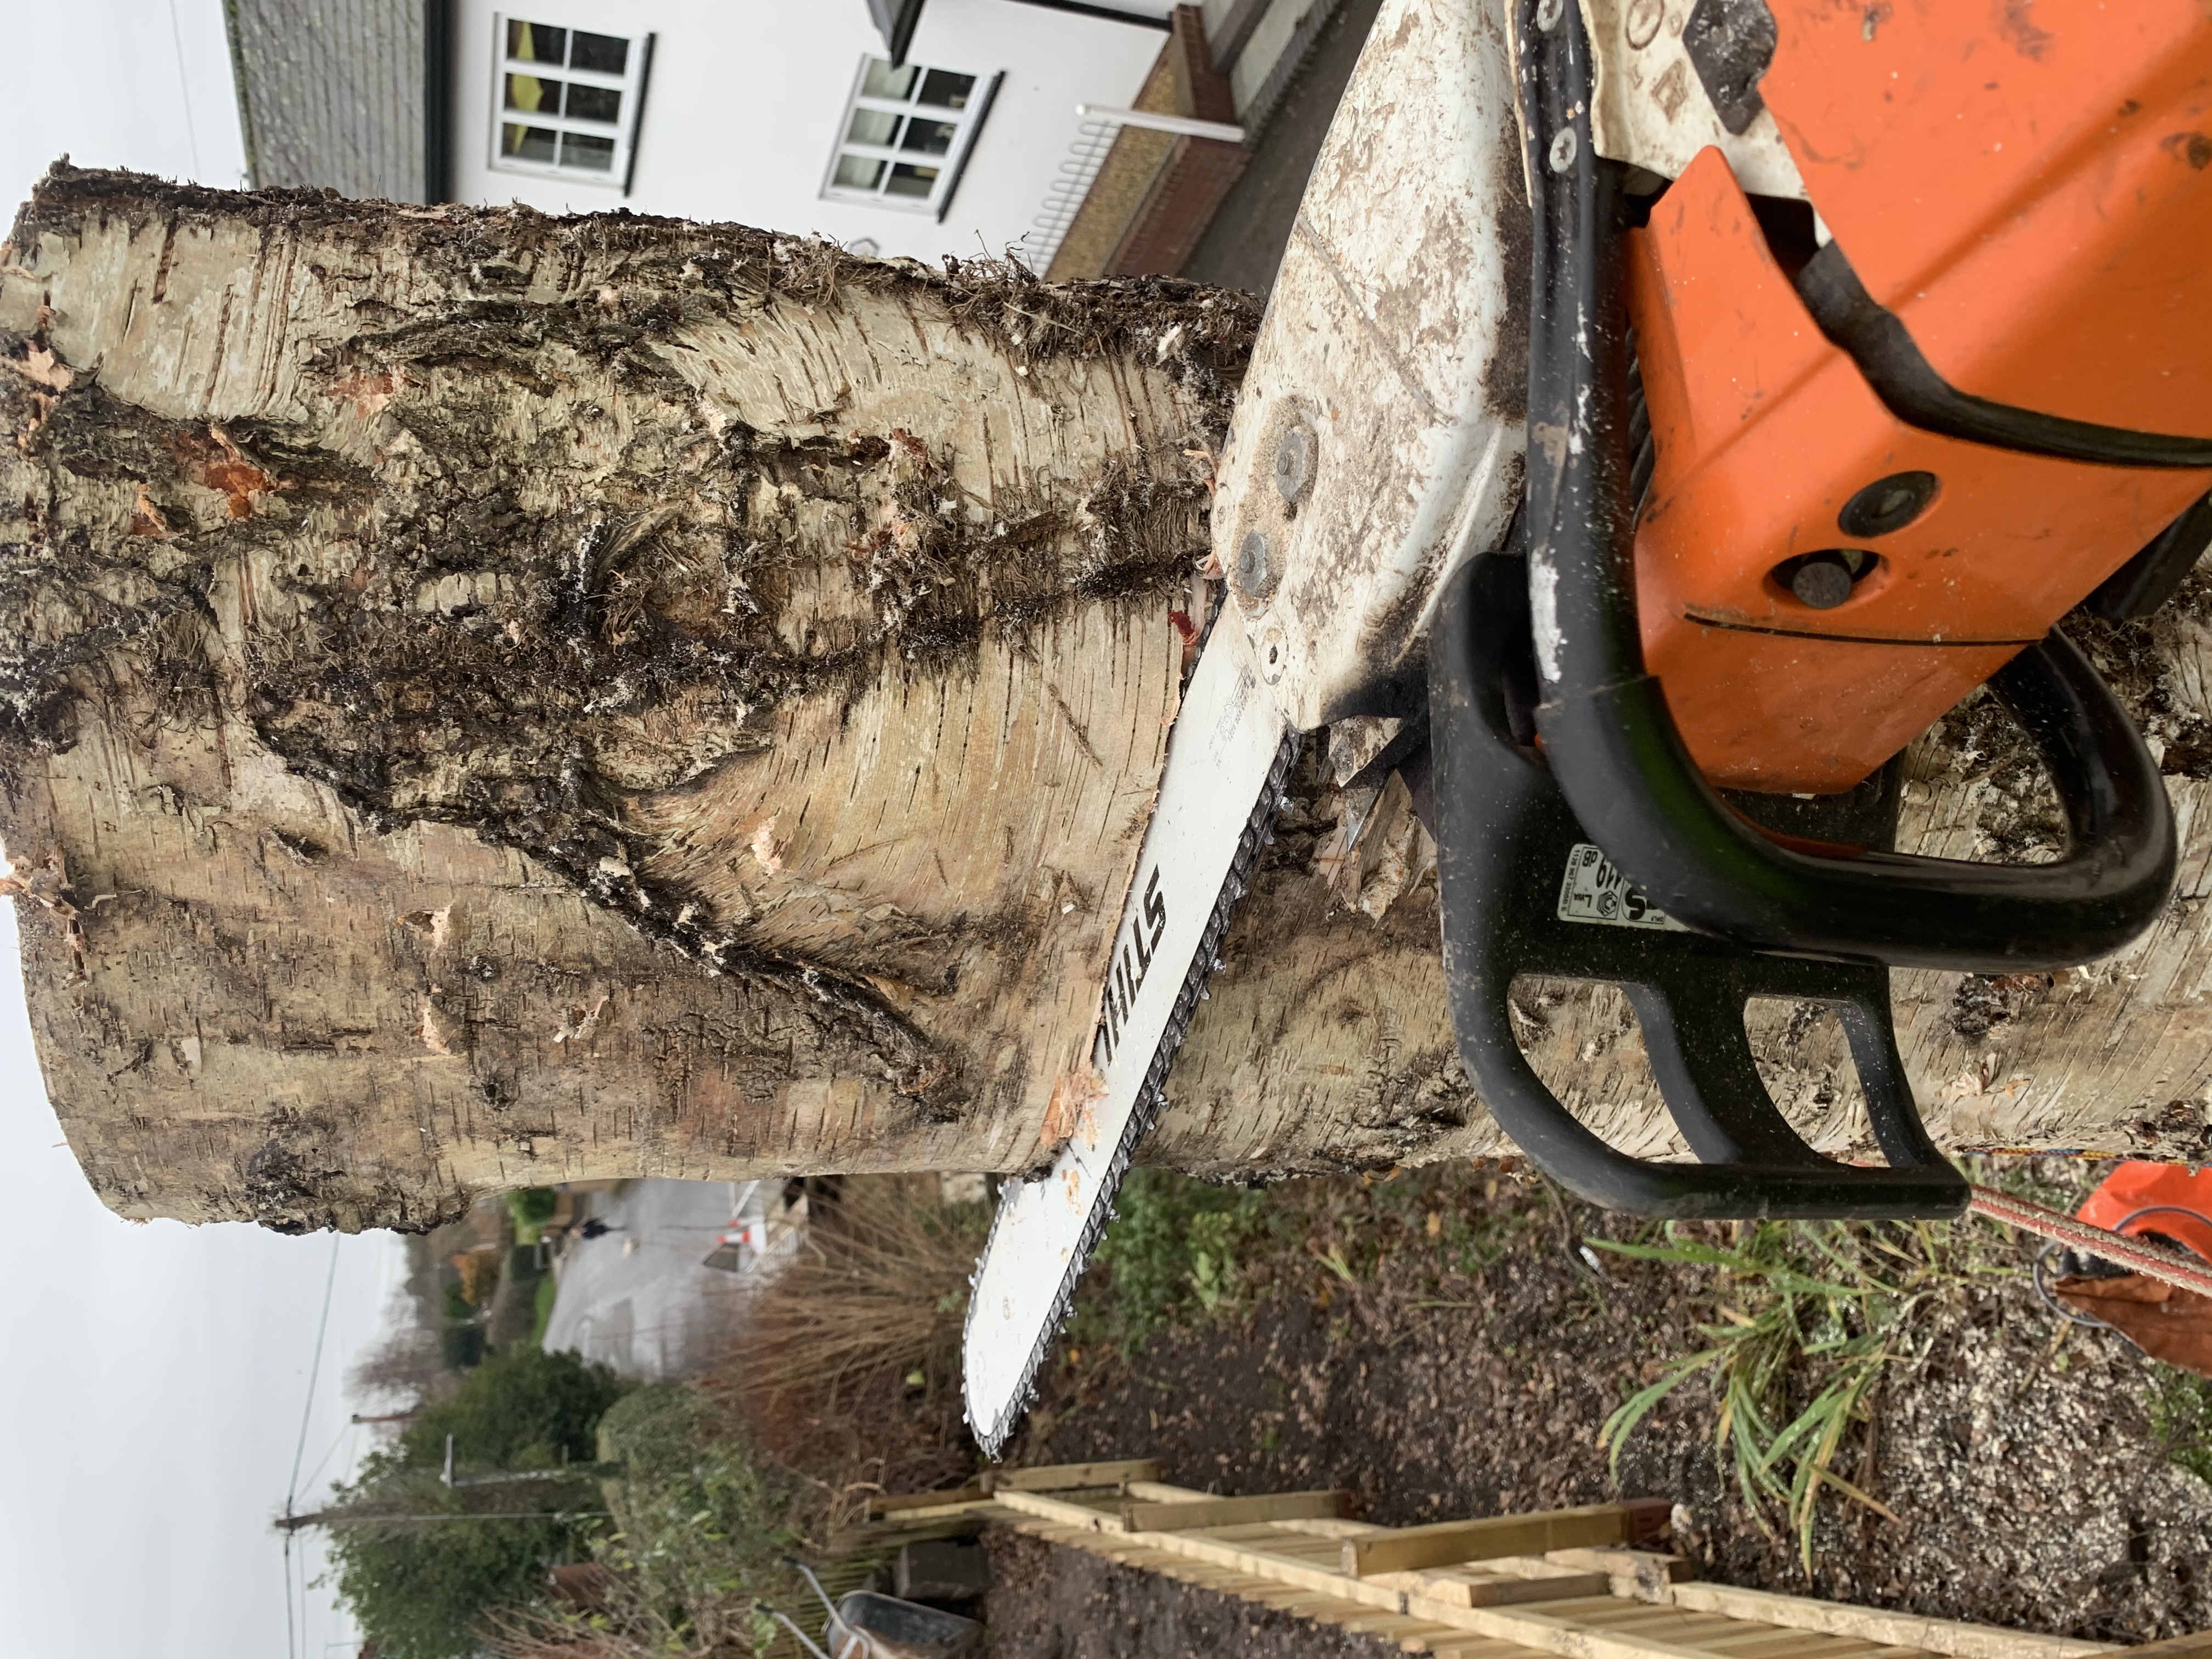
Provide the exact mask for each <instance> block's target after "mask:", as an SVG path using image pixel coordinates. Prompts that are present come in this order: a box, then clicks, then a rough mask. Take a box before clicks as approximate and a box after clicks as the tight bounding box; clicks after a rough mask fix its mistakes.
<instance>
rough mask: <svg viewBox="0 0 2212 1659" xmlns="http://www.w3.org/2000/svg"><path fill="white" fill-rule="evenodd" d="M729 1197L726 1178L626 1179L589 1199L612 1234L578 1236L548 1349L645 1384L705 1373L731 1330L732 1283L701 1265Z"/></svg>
mask: <svg viewBox="0 0 2212 1659" xmlns="http://www.w3.org/2000/svg"><path fill="white" fill-rule="evenodd" d="M736 1196H737V1188H736V1187H735V1186H734V1185H733V1184H732V1182H726V1181H634V1182H630V1183H629V1185H628V1186H626V1187H624V1188H622V1190H620V1191H619V1192H614V1193H599V1194H594V1195H593V1197H592V1214H593V1215H595V1216H597V1217H598V1218H599V1219H601V1220H603V1221H605V1223H606V1224H607V1225H608V1226H610V1227H611V1228H613V1229H615V1230H616V1231H611V1232H609V1233H607V1234H605V1235H604V1236H603V1237H599V1238H580V1239H578V1240H577V1241H576V1243H574V1246H572V1247H571V1249H570V1250H569V1252H568V1255H567V1257H566V1258H565V1259H564V1260H563V1261H562V1265H561V1269H560V1289H559V1291H558V1292H557V1294H556V1296H555V1298H554V1302H553V1315H552V1318H551V1319H550V1321H549V1322H548V1323H547V1325H546V1328H545V1347H546V1350H547V1352H560V1351H562V1350H563V1349H569V1348H573V1349H574V1350H575V1351H576V1352H579V1353H580V1354H582V1355H583V1356H584V1358H586V1359H595V1360H599V1361H600V1362H601V1363H603V1364H608V1365H611V1366H613V1367H614V1368H615V1370H618V1371H620V1372H622V1373H623V1375H624V1376H639V1377H644V1378H647V1379H648V1380H658V1379H660V1378H665V1377H671V1376H692V1375H696V1374H697V1373H698V1372H699V1371H700V1370H703V1369H704V1368H705V1367H706V1366H707V1365H708V1364H710V1363H711V1362H712V1359H713V1357H714V1346H715V1344H716V1342H717V1341H718V1340H725V1339H726V1334H727V1333H728V1332H729V1331H730V1329H731V1328H732V1316H733V1314H734V1311H735V1310H734V1309H733V1308H732V1305H731V1304H732V1302H733V1301H734V1300H735V1298H736V1296H737V1294H738V1278H737V1276H736V1275H735V1274H732V1273H720V1272H718V1271H716V1270H715V1269H714V1268H712V1267H702V1266H701V1265H700V1264H701V1263H702V1261H704V1260H705V1259H706V1256H707V1253H708V1251H710V1250H712V1249H714V1242H715V1235H716V1234H717V1233H718V1232H720V1231H721V1229H722V1227H723V1225H724V1224H726V1222H727V1221H728V1220H729V1218H730V1212H731V1209H732V1206H733V1204H734V1202H735V1200H736Z"/></svg>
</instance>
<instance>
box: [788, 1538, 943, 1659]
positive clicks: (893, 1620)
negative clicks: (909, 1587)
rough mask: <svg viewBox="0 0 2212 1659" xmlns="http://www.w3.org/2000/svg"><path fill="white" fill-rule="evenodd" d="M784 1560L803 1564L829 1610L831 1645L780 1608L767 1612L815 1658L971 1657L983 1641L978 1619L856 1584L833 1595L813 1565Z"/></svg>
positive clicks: (825, 1630)
mask: <svg viewBox="0 0 2212 1659" xmlns="http://www.w3.org/2000/svg"><path fill="white" fill-rule="evenodd" d="M785 1565H787V1566H792V1567H796V1568H798V1570H799V1572H800V1573H801V1574H803V1575H804V1576H805V1579H806V1582H807V1583H808V1584H809V1585H811V1587H812V1589H813V1591H814V1594H815V1595H816V1596H817V1597H818V1598H819V1599H820V1601H821V1602H822V1605H823V1608H824V1609H825V1610H826V1611H827V1612H828V1613H829V1621H828V1622H827V1623H826V1624H824V1625H823V1626H822V1641H823V1644H826V1646H827V1649H828V1651H826V1652H825V1651H824V1650H823V1647H821V1646H817V1645H816V1644H815V1643H813V1642H812V1641H811V1640H809V1639H808V1638H807V1636H806V1634H805V1632H803V1631H801V1630H800V1629H799V1626H797V1625H795V1624H793V1622H792V1621H791V1620H789V1619H787V1618H786V1617H785V1616H784V1615H783V1614H782V1613H779V1612H777V1611H776V1610H775V1608H773V1607H770V1608H769V1609H768V1613H769V1616H770V1617H771V1618H773V1619H775V1620H778V1621H779V1622H780V1623H781V1625H782V1626H783V1627H784V1628H785V1629H786V1630H787V1631H789V1632H791V1633H792V1634H793V1636H795V1637H797V1638H799V1642H800V1644H802V1645H803V1646H804V1647H805V1649H806V1650H807V1651H808V1652H809V1653H811V1654H813V1655H814V1656H816V1659H967V1656H968V1655H969V1654H972V1653H974V1652H975V1650H977V1649H978V1648H979V1647H980V1646H981V1643H982V1636H983V1627H982V1626H981V1625H979V1624H978V1623H976V1622H975V1620H973V1619H963V1618H962V1617H960V1615H959V1614H957V1613H943V1612H940V1611H939V1609H937V1608H935V1607H924V1606H922V1605H921V1602H919V1601H901V1600H900V1599H899V1598H898V1597H897V1596H896V1595H882V1594H880V1593H878V1591H875V1590H854V1591H853V1592H852V1593H851V1594H850V1595H847V1596H846V1597H844V1599H843V1600H842V1601H831V1600H830V1599H829V1592H828V1591H827V1590H825V1589H823V1588H822V1581H821V1580H820V1579H818V1578H817V1577H815V1576H814V1574H813V1573H812V1572H811V1571H810V1570H809V1569H807V1568H806V1567H805V1566H803V1565H800V1564H799V1562H797V1561H793V1560H790V1559H786V1561H785Z"/></svg>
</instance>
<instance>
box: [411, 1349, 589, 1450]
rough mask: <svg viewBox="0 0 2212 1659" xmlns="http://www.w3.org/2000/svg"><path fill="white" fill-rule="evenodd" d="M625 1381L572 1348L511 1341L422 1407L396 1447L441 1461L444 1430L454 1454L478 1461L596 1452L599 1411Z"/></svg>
mask: <svg viewBox="0 0 2212 1659" xmlns="http://www.w3.org/2000/svg"><path fill="white" fill-rule="evenodd" d="M628 1389H629V1384H628V1383H624V1382H623V1380H622V1378H620V1377H618V1376H616V1375H615V1374H614V1372H613V1371H611V1370H609V1369H608V1368H607V1367H606V1366H605V1365H596V1364H589V1363H587V1362H586V1361H585V1360H582V1359H580V1358H577V1356H576V1355H574V1354H573V1353H546V1352H542V1351H541V1350H539V1349H537V1348H528V1347H516V1348H513V1349H511V1350H509V1351H507V1352H503V1353H497V1354H494V1355H493V1356H492V1357H491V1358H489V1359H487V1360H486V1361H485V1362H484V1363H483V1364H482V1365H480V1366H478V1367H477V1369H476V1370H475V1371H473V1372H472V1373H471V1375H470V1376H469V1378H468V1380H467V1381H466V1382H465V1383H462V1384H461V1386H460V1388H459V1390H458V1391H457V1392H456V1393H455V1394H454V1395H453V1398H452V1399H450V1400H443V1401H439V1402H438V1403H437V1404H436V1405H434V1406H428V1407H424V1408H423V1410H422V1413H421V1414H420V1415H418V1416H417V1417H416V1419H415V1420H414V1421H413V1422H411V1423H410V1424H409V1425H407V1427H406V1429H405V1431H404V1432H403V1433H402V1434H401V1435H400V1437H399V1442H398V1446H397V1447H396V1448H395V1450H396V1451H397V1452H398V1454H399V1457H400V1461H401V1462H405V1463H410V1464H414V1465H416V1466H418V1467H424V1468H428V1467H432V1466H435V1465H438V1464H441V1463H442V1462H444V1461H445V1456H446V1437H447V1435H449V1434H450V1435H452V1436H453V1453H454V1455H455V1456H456V1457H457V1458H458V1459H459V1461H460V1462H461V1463H462V1464H464V1465H466V1466H468V1467H470V1468H480V1469H550V1468H556V1467H557V1466H558V1465H559V1463H560V1462H561V1461H562V1454H563V1453H565V1454H566V1455H568V1457H569V1458H570V1459H573V1460H574V1461H576V1462H590V1461H591V1460H592V1457H593V1456H594V1455H596V1452H597V1446H598V1431H599V1419H600V1418H602V1417H603V1416H605V1414H606V1411H607V1408H608V1407H611V1406H612V1405H613V1404H614V1403H615V1401H617V1400H619V1399H621V1398H622V1397H623V1394H624V1393H626V1392H627V1391H628Z"/></svg>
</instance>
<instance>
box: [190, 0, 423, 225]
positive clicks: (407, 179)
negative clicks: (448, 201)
mask: <svg viewBox="0 0 2212 1659" xmlns="http://www.w3.org/2000/svg"><path fill="white" fill-rule="evenodd" d="M225 10H226V12H227V13H228V18H229V24H230V44H231V55H232V58H233V60H234V63H235V64H236V68H237V73H238V87H239V101H240V106H241V107H240V115H241V117H242V118H243V120H244V123H245V126H246V164H247V167H249V169H250V170H251V171H252V175H253V182H254V184H255V185H258V186H282V185H295V186H307V187H311V188H322V189H332V190H336V191H338V192H339V193H341V194H342V195H345V196H353V197H380V198H382V199H384V200H386V201H394V202H424V201H433V200H438V199H441V198H442V197H444V196H445V194H446V191H445V186H444V179H443V174H444V173H445V157H444V155H443V150H444V148H445V146H444V142H443V134H444V129H445V125H446V118H447V117H446V111H447V96H446V86H445V76H446V72H447V71H446V64H447V43H446V33H447V17H448V14H449V12H450V10H451V6H450V3H449V0H428V3H425V0H230V3H229V4H228V6H226V7H225Z"/></svg>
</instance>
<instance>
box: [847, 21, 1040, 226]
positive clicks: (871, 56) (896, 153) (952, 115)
mask: <svg viewBox="0 0 2212 1659" xmlns="http://www.w3.org/2000/svg"><path fill="white" fill-rule="evenodd" d="M889 62H890V59H889V58H884V57H883V56H882V55H881V54H880V53H878V52H868V53H866V54H865V55H864V56H863V57H862V58H861V59H860V68H858V69H857V70H854V72H853V90H852V92H851V93H850V94H848V96H847V98H846V100H845V107H844V109H843V110H842V112H840V113H839V115H838V117H837V131H836V137H834V138H833V139H832V140H831V142H830V145H829V167H827V168H826V169H824V171H823V174H822V199H823V201H825V202H848V203H850V204H853V205H854V206H856V207H875V208H885V209H888V210H890V211H892V212H894V213H927V214H929V215H931V216H933V217H934V218H936V219H937V220H938V221H939V222H943V220H944V218H945V213H946V211H947V210H949V209H950V208H951V205H952V194H953V192H954V191H957V190H958V189H959V188H960V175H961V174H962V173H965V172H966V171H967V170H968V155H969V151H970V150H972V149H975V136H976V134H977V133H979V132H981V131H982V128H983V118H984V117H986V116H987V115H988V114H989V113H990V112H991V105H992V102H993V100H995V99H996V98H997V97H998V95H999V82H1001V81H1003V80H1004V79H1005V78H1006V72H1005V71H1004V70H1000V71H998V72H996V73H994V74H991V75H979V74H975V73H973V72H971V71H969V70H960V69H953V68H951V67H950V66H949V65H947V64H917V63H915V62H914V61H913V60H912V59H908V61H907V63H906V64H903V65H902V66H901V67H902V68H906V69H911V70H915V91H916V92H917V93H919V92H920V90H921V88H922V86H923V85H924V84H926V83H927V81H928V79H929V76H930V72H931V71H932V70H942V71H943V72H944V73H945V74H947V75H965V76H968V78H969V85H970V87H971V88H972V90H971V91H970V92H969V94H968V106H967V107H966V108H965V109H946V108H945V106H942V105H941V104H920V103H916V102H915V100H913V99H911V98H908V99H904V100H900V99H892V98H871V97H870V96H868V94H866V92H864V91H863V90H862V88H864V87H866V85H867V82H868V70H869V68H870V67H871V66H872V65H873V64H879V63H884V64H887V63H889ZM860 110H876V111H879V112H882V113H884V114H886V115H908V116H913V115H922V116H927V118H930V119H933V120H938V121H950V122H952V123H953V124H955V125H956V126H957V131H956V132H955V133H954V135H953V139H952V146H951V149H948V150H946V151H945V153H944V154H943V155H927V154H926V153H924V152H922V151H920V150H911V149H895V148H892V147H891V146H890V145H886V144H862V143H853V142H851V141H849V140H848V139H847V137H845V135H846V134H847V133H848V132H849V131H852V127H853V116H854V113H855V112H857V111H860ZM848 155H859V156H865V157H866V158H867V159H868V160H870V161H882V162H883V163H884V176H885V177H886V178H888V177H889V176H890V167H893V166H895V165H896V164H897V163H899V162H902V161H903V162H905V163H907V164H908V165H909V166H914V167H935V168H936V169H937V182H936V184H935V185H933V186H932V188H931V190H930V193H929V194H928V195H927V196H926V197H923V196H891V195H887V194H885V193H884V188H883V185H882V184H881V182H878V184H877V185H876V186H875V187H874V188H873V189H872V190H858V189H855V188H854V187H853V186H852V185H841V184H839V183H838V182H837V163H838V162H839V161H841V160H842V158H844V157H845V156H848Z"/></svg>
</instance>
